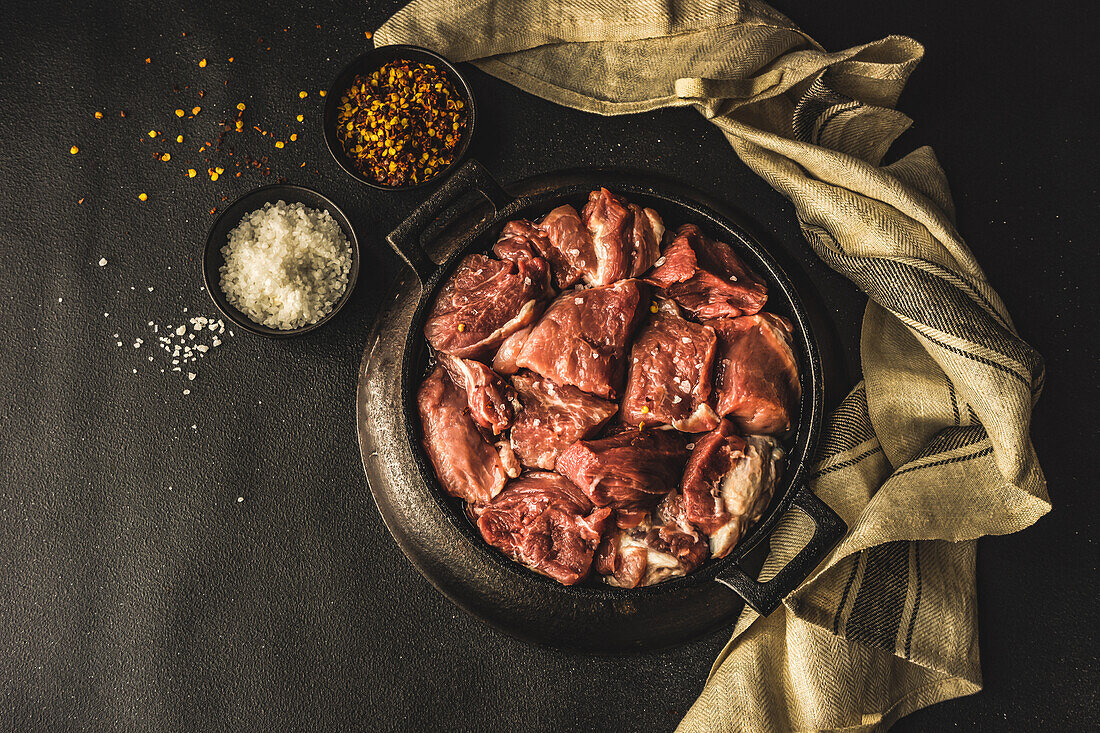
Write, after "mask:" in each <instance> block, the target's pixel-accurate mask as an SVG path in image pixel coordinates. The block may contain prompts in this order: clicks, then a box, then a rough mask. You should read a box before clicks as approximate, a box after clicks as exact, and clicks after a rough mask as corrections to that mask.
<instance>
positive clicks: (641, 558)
mask: <svg viewBox="0 0 1100 733" xmlns="http://www.w3.org/2000/svg"><path fill="white" fill-rule="evenodd" d="M670 497H678V495H677V494H669V496H668V497H666V498H665V499H664V500H662V501H661V504H660V505H659V506H658V509H657V511H656V512H655V513H654V514H647V515H645V517H644V519H643V520H642V521H641V522H640V523H639V524H637V525H636V526H634V527H632V528H629V529H621V528H618V527H614V528H612V529H610V530H609V531H608V533H607V534H606V535H605V536H604V539H603V542H601V543H600V546H599V549H597V551H596V572H597V573H599V574H600V575H602V576H604V577H603V579H604V581H605V582H606V583H608V584H609V585H613V586H617V587H619V588H637V587H639V586H646V585H654V584H656V583H660V582H662V581H665V580H668V579H669V578H675V577H679V576H682V575H687V574H688V573H690V572H691V571H692V570H695V568H697V567H699V566H700V565H702V564H703V561H704V560H706V558H707V542H706V540H705V539H704V538H703V537H702V535H700V533H699V532H698V531H696V530H695V529H694V528H693V527H692V526H691V525H690V524H688V523H687V522H686V521H684V520H683V519H682V518H681V515H682V511H678V510H677V509H676V508H675V506H674V505H673V506H670V507H669V508H666V504H669V501H670V499H669V498H670Z"/></svg>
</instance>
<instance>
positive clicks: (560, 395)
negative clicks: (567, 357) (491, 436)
mask: <svg viewBox="0 0 1100 733" xmlns="http://www.w3.org/2000/svg"><path fill="white" fill-rule="evenodd" d="M512 384H513V385H514V386H515V390H516V392H517V393H518V394H519V402H520V404H521V405H522V408H521V409H519V410H518V414H517V415H516V419H515V422H514V423H513V425H512V433H511V435H512V448H513V450H515V452H516V454H517V455H518V456H519V459H520V461H522V462H523V464H524V465H525V466H535V467H537V468H545V469H546V470H548V471H552V470H553V469H554V465H555V463H556V462H557V460H558V456H559V455H561V452H562V451H564V450H565V449H566V448H568V447H569V446H570V445H572V444H573V443H575V442H577V441H578V440H581V439H583V438H587V437H589V436H590V435H593V434H595V433H596V432H597V431H598V430H599V429H600V428H601V427H603V425H604V423H606V422H607V421H608V420H610V419H611V416H612V415H614V414H615V412H616V411H617V410H618V409H619V408H618V406H617V405H616V404H615V403H614V402H608V401H607V400H602V399H600V398H599V397H594V396H593V395H590V394H588V393H586V392H581V391H580V390H579V389H577V388H576V387H570V386H568V385H567V386H564V387H559V386H558V385H556V384H554V383H553V382H551V381H550V380H548V379H546V378H545V377H540V376H539V375H537V374H534V373H531V372H523V373H521V374H517V375H516V376H515V377H513V378H512Z"/></svg>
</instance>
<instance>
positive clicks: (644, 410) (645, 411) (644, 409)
mask: <svg viewBox="0 0 1100 733" xmlns="http://www.w3.org/2000/svg"><path fill="white" fill-rule="evenodd" d="M648 412H649V407H648V406H647V405H643V406H642V414H643V415H645V414H646V413H648Z"/></svg>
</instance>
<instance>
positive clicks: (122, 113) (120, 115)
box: [118, 109, 126, 117]
mask: <svg viewBox="0 0 1100 733" xmlns="http://www.w3.org/2000/svg"><path fill="white" fill-rule="evenodd" d="M118 116H119V117H125V116H126V110H124V109H120V110H119V111H118Z"/></svg>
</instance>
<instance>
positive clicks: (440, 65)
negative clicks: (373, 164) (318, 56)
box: [324, 44, 477, 191]
mask: <svg viewBox="0 0 1100 733" xmlns="http://www.w3.org/2000/svg"><path fill="white" fill-rule="evenodd" d="M391 61H413V62H419V63H424V64H432V65H433V66H435V67H436V68H437V69H439V71H440V72H442V73H443V74H444V75H445V76H446V77H447V78H448V79H450V81H451V84H453V85H454V88H455V91H456V92H458V94H459V96H460V97H462V101H463V102H465V103H466V111H467V116H466V131H465V132H464V133H463V135H462V139H461V140H459V141H458V145H457V146H456V147H455V159H454V160H453V161H452V162H451V164H450V165H448V166H447V167H445V168H441V169H440V170H439V171H438V172H436V174H435V175H434V176H432V177H431V178H429V179H428V180H426V181H421V182H420V183H410V184H407V185H404V186H386V185H384V184H381V183H379V182H378V181H376V180H374V179H373V178H370V177H369V176H366V175H364V174H363V173H361V172H360V171H359V170H358V169H357V168H356V167H355V164H354V163H353V162H352V161H351V160H350V159H349V158H348V156H347V155H346V154H345V153H344V148H343V146H342V145H341V144H340V138H339V137H338V136H337V134H336V112H337V110H338V109H339V107H340V97H341V96H343V93H344V92H345V91H347V89H348V88H349V87H350V86H351V80H352V79H354V78H355V77H356V75H360V74H369V73H371V72H372V71H375V70H377V69H379V68H381V67H382V66H383V65H384V64H387V63H389V62H391ZM476 121H477V105H476V104H475V102H474V95H473V92H471V91H470V85H469V84H467V83H466V78H465V77H464V76H462V74H461V73H459V71H458V69H456V68H455V67H454V65H453V64H452V63H451V62H450V61H448V60H447V59H445V58H443V57H442V56H440V55H439V54H437V53H435V52H434V51H429V50H428V49H426V48H421V47H420V46H406V45H401V44H398V45H393V46H379V47H378V48H375V49H372V50H370V51H367V52H366V53H365V54H363V55H362V56H360V57H359V58H357V59H355V60H354V61H352V62H351V63H350V64H348V65H347V66H345V67H344V70H343V71H341V72H340V74H339V75H338V76H337V77H336V80H335V81H334V82H333V83H332V86H330V87H329V89H328V93H327V95H326V96H325V119H324V125H325V143H326V144H327V145H328V151H329V152H330V153H332V157H333V158H334V159H335V160H336V162H337V163H339V164H340V167H341V168H343V169H344V170H345V171H347V174H348V175H349V176H351V177H352V178H354V179H355V180H357V181H359V182H360V183H365V184H367V185H368V186H370V187H371V188H377V189H379V190H381V191H411V190H412V189H414V188H420V187H422V186H427V185H430V184H432V183H438V182H440V181H442V180H443V179H444V178H446V177H447V175H448V174H449V173H450V172H451V171H453V170H454V169H455V168H456V167H458V165H459V164H460V163H462V160H463V158H465V157H466V150H467V149H468V148H469V147H470V138H472V137H473V134H474V125H475V123H476Z"/></svg>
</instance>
